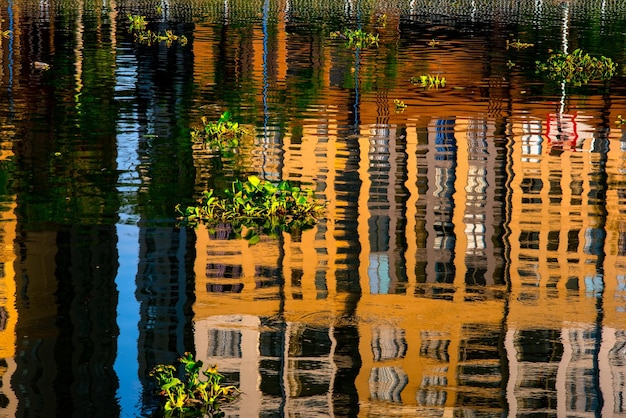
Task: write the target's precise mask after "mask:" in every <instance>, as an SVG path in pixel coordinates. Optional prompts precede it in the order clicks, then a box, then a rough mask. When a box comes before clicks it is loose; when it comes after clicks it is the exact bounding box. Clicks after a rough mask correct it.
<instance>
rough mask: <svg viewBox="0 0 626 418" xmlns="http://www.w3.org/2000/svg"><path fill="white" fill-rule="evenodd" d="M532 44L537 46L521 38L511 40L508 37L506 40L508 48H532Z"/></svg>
mask: <svg viewBox="0 0 626 418" xmlns="http://www.w3.org/2000/svg"><path fill="white" fill-rule="evenodd" d="M531 46H535V44H531V43H527V42H520V41H519V40H517V41H513V42H510V41H509V40H508V39H507V40H506V49H509V48H515V49H517V50H520V49H526V48H530V47H531Z"/></svg>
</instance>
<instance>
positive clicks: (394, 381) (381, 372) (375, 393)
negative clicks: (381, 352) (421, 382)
mask: <svg viewBox="0 0 626 418" xmlns="http://www.w3.org/2000/svg"><path fill="white" fill-rule="evenodd" d="M408 382H409V378H408V376H407V375H406V373H405V372H404V370H402V368H400V367H375V368H373V369H372V371H371V373H370V379H369V384H370V396H371V397H372V399H376V400H382V401H388V402H402V398H401V397H400V394H401V393H402V390H403V389H404V387H405V386H406V385H407V383H408Z"/></svg>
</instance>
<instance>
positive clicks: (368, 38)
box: [330, 29, 378, 49]
mask: <svg viewBox="0 0 626 418" xmlns="http://www.w3.org/2000/svg"><path fill="white" fill-rule="evenodd" d="M330 38H331V39H337V38H338V39H345V40H346V41H347V42H346V46H347V47H349V48H359V49H363V48H367V47H369V46H373V45H376V46H378V34H376V35H374V34H373V33H371V32H366V31H364V30H361V29H345V30H344V31H343V32H341V31H335V32H331V34H330Z"/></svg>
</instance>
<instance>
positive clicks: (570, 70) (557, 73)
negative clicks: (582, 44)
mask: <svg viewBox="0 0 626 418" xmlns="http://www.w3.org/2000/svg"><path fill="white" fill-rule="evenodd" d="M535 63H536V65H537V72H542V73H546V74H547V75H548V77H550V78H551V79H553V80H558V81H564V82H566V83H571V84H572V85H575V86H580V85H582V84H585V83H588V82H589V81H592V80H600V81H606V80H609V79H611V77H613V75H615V70H616V69H617V64H616V63H615V62H613V60H612V59H611V58H608V57H605V56H601V57H600V58H595V57H592V56H590V55H589V54H587V53H583V51H582V50H581V49H576V50H574V51H573V52H572V53H571V54H566V53H556V54H552V55H550V57H548V59H547V61H546V62H540V61H536V62H535Z"/></svg>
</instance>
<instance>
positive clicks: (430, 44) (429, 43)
mask: <svg viewBox="0 0 626 418" xmlns="http://www.w3.org/2000/svg"><path fill="white" fill-rule="evenodd" d="M439 43H440V42H439V41H437V40H435V39H431V40H430V41H428V46H430V47H431V48H434V47H436V46H437V45H439Z"/></svg>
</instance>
